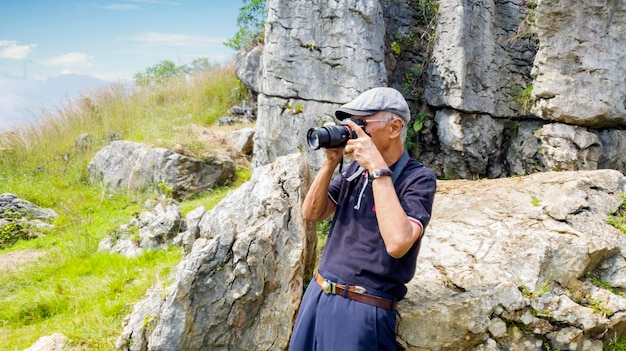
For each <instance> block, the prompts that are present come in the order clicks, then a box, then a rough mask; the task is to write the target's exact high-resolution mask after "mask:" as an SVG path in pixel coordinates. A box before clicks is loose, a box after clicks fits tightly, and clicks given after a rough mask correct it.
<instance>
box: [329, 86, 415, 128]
mask: <svg viewBox="0 0 626 351" xmlns="http://www.w3.org/2000/svg"><path fill="white" fill-rule="evenodd" d="M380 111H387V112H392V113H395V114H396V115H398V116H400V118H402V120H404V123H409V121H410V120H411V112H410V111H409V105H408V104H407V103H406V100H405V99H404V96H402V94H400V92H399V91H397V90H396V89H393V88H387V87H379V88H372V89H370V90H366V91H364V92H362V93H361V94H360V95H359V96H357V97H356V99H354V100H352V101H350V102H348V103H347V104H345V105H342V106H341V107H340V108H339V109H338V110H337V111H335V116H336V117H337V118H338V119H339V120H343V119H346V118H349V117H350V116H351V115H353V116H369V115H373V114H375V113H377V112H380Z"/></svg>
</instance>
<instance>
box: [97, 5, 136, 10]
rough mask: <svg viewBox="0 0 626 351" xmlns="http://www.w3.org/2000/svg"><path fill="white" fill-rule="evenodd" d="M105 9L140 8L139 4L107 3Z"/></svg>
mask: <svg viewBox="0 0 626 351" xmlns="http://www.w3.org/2000/svg"><path fill="white" fill-rule="evenodd" d="M103 9H105V10H114V11H117V10H137V9H139V6H137V5H131V4H111V5H107V6H104V7H103Z"/></svg>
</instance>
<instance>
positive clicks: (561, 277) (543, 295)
mask: <svg viewBox="0 0 626 351" xmlns="http://www.w3.org/2000/svg"><path fill="white" fill-rule="evenodd" d="M308 182H309V173H308V167H307V165H306V161H305V158H304V156H303V155H302V154H300V153H298V154H293V155H289V156H283V157H279V158H277V160H276V161H275V162H274V163H272V164H269V165H266V166H262V167H258V168H256V169H255V170H254V173H253V176H252V179H251V180H250V181H249V182H248V183H246V184H244V185H242V187H240V188H239V189H237V190H236V191H234V192H232V193H231V194H229V195H228V196H227V197H226V198H225V199H224V200H223V201H222V202H221V203H220V204H218V205H217V206H216V207H215V208H214V209H213V210H211V211H208V212H205V210H204V208H202V207H199V208H198V209H196V210H195V211H192V212H195V213H194V214H193V215H192V214H191V213H190V214H189V215H188V217H187V218H188V223H189V225H188V230H187V231H186V232H187V233H188V234H187V239H186V240H187V241H186V243H187V244H186V245H188V246H189V245H191V249H190V250H189V251H188V253H187V254H186V256H185V258H184V259H183V261H182V262H181V263H180V264H179V266H178V268H177V272H176V278H175V281H174V282H172V283H169V284H168V286H169V287H168V288H167V290H164V289H163V288H162V287H160V286H155V287H154V289H152V290H151V291H150V292H149V293H148V294H147V296H146V298H145V299H144V300H143V301H141V302H139V303H137V304H136V306H135V308H134V311H133V313H132V314H131V315H129V316H128V317H127V318H126V319H125V322H124V332H123V334H122V335H121V336H120V338H119V339H118V341H117V347H118V349H121V350H202V349H211V350H233V349H237V350H286V349H287V343H288V340H289V335H290V332H291V328H292V327H293V323H294V319H295V314H296V310H297V308H298V305H299V302H300V299H301V297H302V292H303V284H304V282H305V281H307V280H308V279H309V277H310V276H311V270H312V268H313V257H314V252H315V231H314V228H313V226H312V224H310V223H306V222H304V221H303V220H302V217H301V213H300V208H301V200H302V197H303V196H304V194H305V192H306V189H307V187H308ZM624 193H626V177H625V176H624V175H622V174H621V173H620V172H617V171H614V170H595V171H578V172H540V173H535V174H532V175H529V176H524V177H517V178H501V179H492V180H479V181H467V180H456V181H454V180H450V181H439V182H438V191H437V194H436V200H435V205H434V209H433V217H432V220H431V223H430V225H429V228H428V229H427V231H426V234H425V237H424V239H423V242H422V249H421V252H420V257H419V258H418V265H417V273H416V275H415V277H414V278H413V280H412V281H411V282H410V283H409V285H408V288H409V293H408V295H407V297H406V299H405V300H403V301H402V302H401V303H400V305H399V315H400V318H399V320H398V328H397V341H398V344H399V346H400V350H407V351H408V350H414V351H417V350H439V351H444V350H451V351H452V350H454V351H458V350H471V351H500V350H535V351H541V350H545V349H547V348H550V349H560V350H577V351H578V350H580V351H582V350H585V351H588V350H592V351H593V350H597V351H601V350H602V348H603V345H604V343H606V342H608V340H609V339H614V338H616V337H620V336H622V335H626V298H624V297H623V296H622V295H620V294H618V293H617V292H619V291H626V269H625V268H626V240H625V239H624V235H625V234H624V233H622V232H620V231H619V230H618V229H616V228H614V227H612V226H611V225H609V224H608V223H607V219H608V216H609V215H611V214H616V215H624V213H626V203H624Z"/></svg>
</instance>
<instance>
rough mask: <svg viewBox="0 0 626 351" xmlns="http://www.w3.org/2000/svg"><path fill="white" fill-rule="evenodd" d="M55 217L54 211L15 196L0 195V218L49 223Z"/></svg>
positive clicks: (8, 194)
mask: <svg viewBox="0 0 626 351" xmlns="http://www.w3.org/2000/svg"><path fill="white" fill-rule="evenodd" d="M57 216H58V214H57V213H56V212H55V211H54V210H52V209H50V208H42V207H39V206H37V205H35V204H33V203H32V202H30V201H27V200H24V199H20V198H19V197H17V195H15V194H11V193H4V194H0V217H5V218H26V219H41V220H44V221H51V220H53V219H55V218H56V217H57Z"/></svg>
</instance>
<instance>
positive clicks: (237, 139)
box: [228, 128, 254, 155]
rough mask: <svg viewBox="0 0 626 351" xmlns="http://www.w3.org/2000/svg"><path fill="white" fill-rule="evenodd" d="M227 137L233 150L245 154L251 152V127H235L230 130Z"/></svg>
mask: <svg viewBox="0 0 626 351" xmlns="http://www.w3.org/2000/svg"><path fill="white" fill-rule="evenodd" d="M228 137H229V139H230V140H231V142H232V144H233V146H234V147H235V150H237V151H238V152H240V153H242V154H245V155H251V154H252V151H253V150H254V139H253V138H254V129H253V128H242V129H237V130H235V131H232V132H231V133H230V134H229V135H228Z"/></svg>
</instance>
